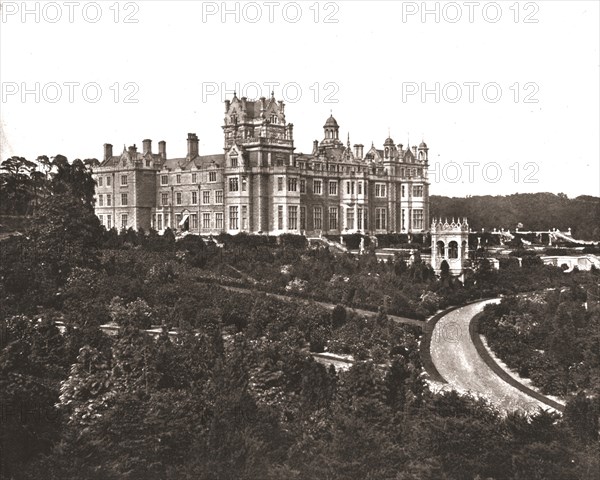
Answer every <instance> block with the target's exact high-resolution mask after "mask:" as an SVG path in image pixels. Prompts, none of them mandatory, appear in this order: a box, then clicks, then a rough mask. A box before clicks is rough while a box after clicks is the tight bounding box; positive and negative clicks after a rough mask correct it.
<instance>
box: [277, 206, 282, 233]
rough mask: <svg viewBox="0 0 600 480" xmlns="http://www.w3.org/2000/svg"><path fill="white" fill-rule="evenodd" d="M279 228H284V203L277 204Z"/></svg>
mask: <svg viewBox="0 0 600 480" xmlns="http://www.w3.org/2000/svg"><path fill="white" fill-rule="evenodd" d="M277 229H278V230H283V205H278V206H277Z"/></svg>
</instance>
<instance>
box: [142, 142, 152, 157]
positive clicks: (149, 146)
mask: <svg viewBox="0 0 600 480" xmlns="http://www.w3.org/2000/svg"><path fill="white" fill-rule="evenodd" d="M142 144H143V145H144V155H146V154H147V153H152V140H150V139H149V138H147V139H146V140H144V141H143V142H142Z"/></svg>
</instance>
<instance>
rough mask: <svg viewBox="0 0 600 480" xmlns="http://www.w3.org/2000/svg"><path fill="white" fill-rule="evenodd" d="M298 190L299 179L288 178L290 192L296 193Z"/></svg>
mask: <svg viewBox="0 0 600 480" xmlns="http://www.w3.org/2000/svg"><path fill="white" fill-rule="evenodd" d="M297 190H298V179H297V178H288V192H295V191H297Z"/></svg>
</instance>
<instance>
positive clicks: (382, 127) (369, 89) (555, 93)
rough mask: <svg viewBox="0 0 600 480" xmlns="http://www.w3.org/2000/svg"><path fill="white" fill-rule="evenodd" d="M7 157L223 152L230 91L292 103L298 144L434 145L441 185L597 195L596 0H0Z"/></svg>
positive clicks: (467, 190) (2, 141)
mask: <svg viewBox="0 0 600 480" xmlns="http://www.w3.org/2000/svg"><path fill="white" fill-rule="evenodd" d="M0 5H1V6H2V12H1V18H0V83H1V87H2V91H1V95H2V98H1V104H0V108H1V110H0V126H1V137H0V148H1V151H0V158H1V159H2V160H5V159H6V158H9V157H11V156H13V155H16V156H22V157H25V158H27V159H30V160H33V159H35V158H37V157H38V156H39V155H48V156H54V155H57V154H62V155H65V156H67V158H69V159H70V160H72V159H75V158H81V159H86V158H99V159H101V158H102V155H103V144H104V143H111V144H113V145H114V149H115V152H120V151H121V150H122V148H123V146H124V145H127V146H129V145H133V144H136V145H137V146H138V147H139V148H140V149H141V145H142V140H143V139H146V138H149V139H152V141H153V149H154V151H156V150H157V148H158V142H159V141H160V140H165V141H166V142H167V154H168V156H169V157H181V156H185V154H186V138H187V134H188V133H192V132H193V133H196V134H197V135H198V137H199V138H200V153H201V154H214V153H221V152H222V148H223V135H222V133H223V132H222V128H221V126H222V123H223V116H224V105H223V101H224V100H225V99H226V98H231V97H232V96H233V91H234V89H235V90H237V94H238V97H241V96H242V95H245V96H246V97H248V98H249V99H251V98H258V97H260V96H265V97H269V96H270V95H271V91H273V92H274V94H275V97H276V98H277V99H278V100H284V102H285V104H286V119H287V121H288V122H289V123H293V124H294V137H295V146H296V152H303V153H310V152H311V150H312V142H313V140H321V139H322V138H323V124H324V123H325V120H326V119H327V117H329V115H330V114H333V115H334V117H335V118H336V119H337V121H338V123H339V125H340V138H342V139H343V141H344V142H346V141H347V137H348V135H349V136H350V143H351V144H356V143H360V144H364V145H365V151H366V150H367V149H368V148H369V147H370V146H371V143H372V142H374V144H375V146H377V147H379V148H381V147H382V145H383V142H384V140H385V139H386V138H387V137H388V135H390V136H391V137H392V138H393V139H394V141H395V142H396V144H400V143H402V144H404V145H405V146H406V145H407V144H408V143H410V145H416V144H419V143H420V142H421V141H423V140H424V141H425V142H426V143H427V145H428V146H429V159H430V167H429V175H430V182H431V187H430V192H431V194H433V195H449V196H466V195H481V194H491V195H506V194H512V193H532V192H554V193H559V192H563V193H566V194H567V195H569V196H570V197H575V196H578V195H596V196H598V195H600V168H599V166H600V152H599V148H600V140H599V132H600V124H599V123H600V98H599V95H600V81H599V72H600V68H599V67H600V52H599V46H600V25H599V22H600V11H599V5H600V2H597V1H583V2H577V1H537V2H527V1H521V2H517V1H514V0H513V1H499V2H486V1H473V2H469V1H465V2H433V1H431V2H421V1H418V2H402V1H387V2H375V1H335V2H329V1H322V2H317V1H299V2H286V1H272V2H269V1H265V2H199V1H197V2H193V1H181V2H175V1H169V2H166V1H137V2H127V1H123V2H116V1H114V0H113V1H106V2H104V1H99V2H86V1H73V2H68V1H67V2H21V1H18V2H10V1H2V3H1V4H0Z"/></svg>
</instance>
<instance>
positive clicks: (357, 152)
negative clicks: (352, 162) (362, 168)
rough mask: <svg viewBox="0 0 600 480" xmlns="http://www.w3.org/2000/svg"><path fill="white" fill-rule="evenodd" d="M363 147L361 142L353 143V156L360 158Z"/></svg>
mask: <svg viewBox="0 0 600 480" xmlns="http://www.w3.org/2000/svg"><path fill="white" fill-rule="evenodd" d="M364 148H365V146H364V145H363V144H361V143H357V144H355V145H354V156H355V157H356V158H358V159H359V160H362V158H363V152H364Z"/></svg>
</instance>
